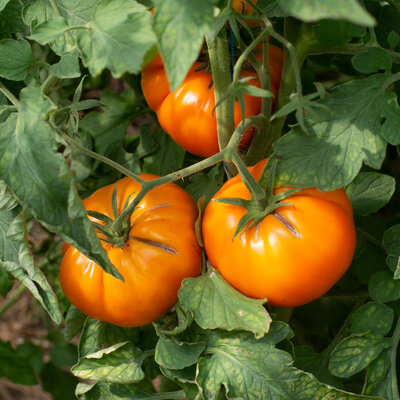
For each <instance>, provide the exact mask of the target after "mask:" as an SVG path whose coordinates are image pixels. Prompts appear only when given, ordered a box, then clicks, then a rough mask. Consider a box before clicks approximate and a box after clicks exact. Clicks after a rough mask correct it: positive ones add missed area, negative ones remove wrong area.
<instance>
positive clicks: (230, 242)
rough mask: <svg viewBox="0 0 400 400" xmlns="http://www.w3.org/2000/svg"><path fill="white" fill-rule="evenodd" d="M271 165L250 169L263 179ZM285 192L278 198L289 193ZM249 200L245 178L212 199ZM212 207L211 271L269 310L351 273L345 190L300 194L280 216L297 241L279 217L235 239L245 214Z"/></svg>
mask: <svg viewBox="0 0 400 400" xmlns="http://www.w3.org/2000/svg"><path fill="white" fill-rule="evenodd" d="M265 162H266V160H263V161H261V162H259V163H258V164H256V165H255V166H254V167H251V168H249V170H250V171H251V173H252V175H253V176H254V177H255V178H256V179H259V177H260V176H261V173H262V170H263V167H264V165H265ZM288 189H289V188H288V187H280V188H277V189H275V192H276V193H278V192H281V191H284V190H288ZM221 198H242V199H250V193H249V192H248V190H247V189H246V187H245V186H244V184H243V182H242V180H241V178H240V177H239V176H235V177H234V178H232V179H230V180H228V181H227V182H226V183H225V184H224V185H223V186H222V188H221V189H220V190H219V192H218V193H217V194H216V195H215V196H214V197H213V200H215V199H221ZM213 200H212V201H210V202H209V204H208V206H207V208H206V210H205V213H204V217H203V222H202V232H203V241H204V246H205V251H206V254H207V257H208V259H209V261H210V263H211V265H212V266H213V267H214V268H216V269H217V270H219V271H220V273H221V274H222V275H223V276H224V278H225V279H226V280H227V281H228V282H229V283H230V284H231V285H232V286H233V287H235V288H236V289H237V290H239V291H240V292H242V293H243V294H245V295H247V296H249V297H253V298H260V299H263V298H266V299H267V302H268V304H271V305H276V306H281V307H294V306H300V305H303V304H306V303H308V302H310V301H313V300H315V299H316V298H318V297H320V296H322V295H323V294H325V293H326V292H327V291H328V290H329V289H330V288H331V287H332V286H333V285H334V284H335V283H336V282H337V281H338V280H339V279H340V278H341V276H342V275H343V274H344V273H345V272H346V270H347V269H348V267H349V266H350V264H351V261H352V258H353V254H354V251H355V245H356V234H355V227H354V222H353V215H352V207H351V203H350V201H349V199H348V198H347V196H346V194H345V192H344V191H343V190H342V189H337V190H333V191H329V192H321V191H318V190H317V189H315V188H309V189H305V190H301V191H299V192H296V193H295V194H294V195H292V196H290V197H288V198H287V199H285V200H284V202H287V203H290V204H291V206H282V207H279V208H278V209H277V211H278V212H279V213H280V214H281V216H283V217H284V218H286V220H287V221H289V222H290V224H292V226H293V227H294V228H295V229H296V230H297V232H298V233H299V236H300V237H299V238H297V237H295V236H294V235H293V234H292V233H290V232H289V230H288V229H287V228H286V227H285V226H284V225H283V224H282V222H280V221H279V220H278V219H277V218H275V216H274V215H271V214H270V215H268V216H267V217H265V218H264V219H263V220H262V221H260V223H259V224H257V225H256V226H253V227H252V228H250V229H249V230H247V231H246V232H244V233H240V234H238V235H237V236H236V237H235V238H234V239H233V236H234V233H235V230H236V227H237V225H238V223H239V221H240V219H241V217H242V216H243V215H244V214H245V210H244V208H242V207H240V206H235V205H230V204H226V203H223V202H216V201H213Z"/></svg>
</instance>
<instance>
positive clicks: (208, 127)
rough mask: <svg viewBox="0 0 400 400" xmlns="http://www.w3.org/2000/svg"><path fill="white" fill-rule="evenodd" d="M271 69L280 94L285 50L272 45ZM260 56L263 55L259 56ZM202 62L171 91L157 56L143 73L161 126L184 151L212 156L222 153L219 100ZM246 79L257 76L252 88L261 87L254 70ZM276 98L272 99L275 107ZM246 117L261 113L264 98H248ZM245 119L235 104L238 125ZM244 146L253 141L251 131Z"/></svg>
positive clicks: (273, 85) (145, 89)
mask: <svg viewBox="0 0 400 400" xmlns="http://www.w3.org/2000/svg"><path fill="white" fill-rule="evenodd" d="M269 53H270V54H269V55H270V56H269V68H270V75H271V92H272V93H273V94H274V96H276V95H277V93H278V89H279V83H280V79H281V72H282V67H283V51H282V50H281V49H280V48H278V47H276V46H274V45H270V46H269ZM257 56H258V57H260V53H258V54H257ZM202 67H204V66H203V65H202V64H201V63H198V62H196V63H194V64H193V66H192V68H191V69H190V70H189V72H188V74H187V76H186V78H185V80H184V82H183V83H182V84H181V85H180V86H179V87H178V89H177V90H175V91H174V92H171V91H170V89H169V85H168V79H167V75H166V72H165V69H164V66H163V63H162V59H161V57H160V55H157V56H156V57H155V59H154V60H153V61H151V62H150V63H149V64H148V65H147V66H146V67H145V68H144V69H143V71H142V81H141V85H142V91H143V94H144V97H145V99H146V101H147V103H148V105H149V107H150V108H151V109H152V110H154V111H155V112H156V114H157V118H158V121H159V123H160V125H161V127H162V128H163V129H164V130H165V132H167V133H168V134H169V135H170V136H171V137H172V139H173V140H174V141H175V142H177V143H178V144H179V145H180V146H181V147H182V148H184V149H185V150H187V151H189V152H190V153H192V154H195V155H198V156H201V157H209V156H211V155H213V154H216V153H217V152H218V151H219V147H218V134H217V121H216V115H215V98H214V90H213V88H212V76H211V74H210V73H208V72H206V71H205V70H204V69H202ZM242 76H243V77H254V78H256V79H252V80H250V81H249V84H250V85H254V86H258V87H259V86H260V83H259V80H258V76H257V74H256V73H255V72H253V71H242ZM274 101H275V97H273V98H272V101H271V102H272V106H273V105H274ZM244 102H245V112H244V114H245V117H248V116H251V115H257V114H259V113H260V112H261V104H262V99H261V98H260V97H254V96H249V95H244ZM241 120H242V114H241V110H240V106H239V102H237V101H236V102H235V105H234V122H235V126H237V125H238V124H239V123H240V121H241ZM246 134H247V137H246V138H245V139H244V142H243V143H242V145H243V146H245V145H246V144H248V142H250V140H251V136H252V131H251V130H249V132H248V133H246Z"/></svg>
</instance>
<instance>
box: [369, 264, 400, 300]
mask: <svg viewBox="0 0 400 400" xmlns="http://www.w3.org/2000/svg"><path fill="white" fill-rule="evenodd" d="M368 292H369V294H370V296H371V298H372V299H374V300H375V301H377V302H379V303H387V302H390V301H395V300H398V299H400V281H399V280H394V279H393V274H392V273H390V272H389V271H380V272H377V273H376V274H374V275H373V276H372V278H371V279H370V281H369V284H368Z"/></svg>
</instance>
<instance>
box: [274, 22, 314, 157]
mask: <svg viewBox="0 0 400 400" xmlns="http://www.w3.org/2000/svg"><path fill="white" fill-rule="evenodd" d="M310 30H311V28H310V26H308V25H306V24H300V25H299V23H298V22H296V21H294V20H292V19H290V21H288V19H286V20H285V36H286V37H288V39H286V38H284V37H282V36H281V35H279V34H278V33H276V32H275V31H272V32H271V36H272V37H274V38H275V39H277V40H278V41H279V42H281V43H283V44H284V46H285V59H284V63H283V70H282V79H281V83H280V87H279V94H278V98H277V102H276V106H275V108H276V110H279V109H280V108H282V107H283V106H284V105H285V104H287V103H288V102H289V97H290V95H291V94H292V93H293V91H294V89H296V91H297V94H298V95H299V96H301V95H302V84H301V77H300V69H301V66H302V64H303V62H304V60H305V58H306V57H307V56H308V55H309V54H310V53H311V52H312V49H313V48H314V47H315V45H316V39H315V38H314V37H313V33H312V31H310ZM285 120H286V116H284V117H281V118H276V119H274V120H273V121H272V122H271V130H270V134H269V137H268V139H269V140H268V150H267V156H268V155H270V154H271V153H272V144H273V143H274V142H275V141H276V140H277V139H278V138H279V137H280V136H281V134H282V129H283V126H284V123H285Z"/></svg>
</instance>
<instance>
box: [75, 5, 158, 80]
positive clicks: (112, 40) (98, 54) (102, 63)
mask: <svg viewBox="0 0 400 400" xmlns="http://www.w3.org/2000/svg"><path fill="white" fill-rule="evenodd" d="M150 18H151V15H150V13H149V12H148V11H146V8H145V7H144V6H142V5H141V4H138V3H136V2H133V1H125V0H99V1H98V2H97V4H96V7H95V9H94V12H93V15H92V16H91V18H90V20H89V21H88V22H87V24H86V25H85V26H86V29H85V30H82V31H79V32H78V47H79V49H80V52H81V55H82V59H83V63H84V64H85V66H86V67H88V68H89V71H90V74H91V75H93V76H96V75H98V74H99V73H100V72H101V71H102V70H103V69H104V68H108V69H110V71H111V72H112V74H113V75H114V76H115V77H116V78H118V77H120V76H121V75H122V74H124V73H125V72H130V73H134V74H137V73H138V72H140V70H141V67H142V65H143V64H144V62H145V57H146V55H147V53H148V51H149V50H150V49H151V48H152V47H153V46H154V45H155V36H154V33H153V31H152V29H151V26H150ZM132 55H134V57H133V56H132Z"/></svg>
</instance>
